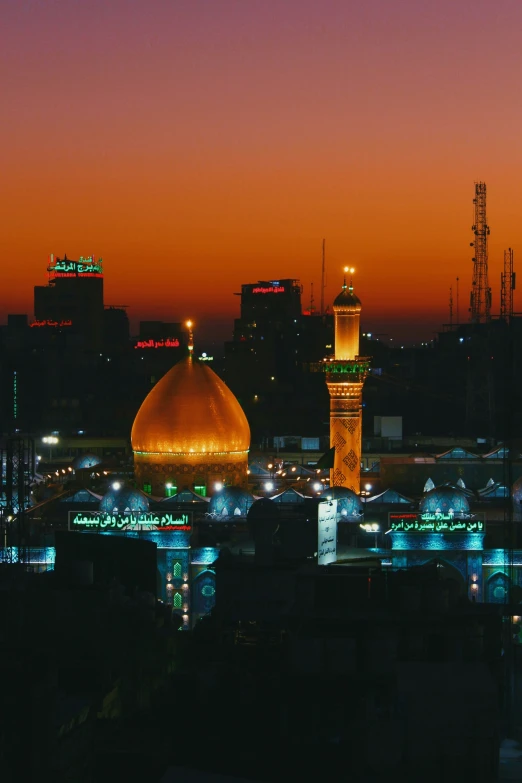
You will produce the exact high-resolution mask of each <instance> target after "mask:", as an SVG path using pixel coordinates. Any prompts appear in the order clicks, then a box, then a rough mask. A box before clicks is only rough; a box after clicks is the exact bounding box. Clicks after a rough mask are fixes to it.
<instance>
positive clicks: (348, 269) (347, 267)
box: [343, 266, 355, 291]
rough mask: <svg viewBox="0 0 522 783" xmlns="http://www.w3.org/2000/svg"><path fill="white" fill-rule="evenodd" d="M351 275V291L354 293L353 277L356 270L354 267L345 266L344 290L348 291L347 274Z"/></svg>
mask: <svg viewBox="0 0 522 783" xmlns="http://www.w3.org/2000/svg"><path fill="white" fill-rule="evenodd" d="M347 272H349V273H350V291H353V278H352V275H353V273H354V272H355V269H354V268H353V266H345V267H344V283H343V289H345V290H346V273H347Z"/></svg>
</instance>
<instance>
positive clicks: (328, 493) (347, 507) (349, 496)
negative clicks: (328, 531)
mask: <svg viewBox="0 0 522 783" xmlns="http://www.w3.org/2000/svg"><path fill="white" fill-rule="evenodd" d="M321 497H322V498H332V499H333V500H337V512H338V514H340V519H341V522H357V521H358V520H359V519H360V517H361V515H362V511H363V504H362V500H361V498H360V497H359V495H357V494H356V493H355V492H354V491H353V490H351V489H348V487H330V489H325V491H324V492H323V494H322V496H321Z"/></svg>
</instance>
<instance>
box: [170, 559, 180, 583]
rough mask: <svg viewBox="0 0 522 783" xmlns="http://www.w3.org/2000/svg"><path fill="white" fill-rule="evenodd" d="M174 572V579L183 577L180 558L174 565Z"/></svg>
mask: <svg viewBox="0 0 522 783" xmlns="http://www.w3.org/2000/svg"><path fill="white" fill-rule="evenodd" d="M172 574H173V576H174V579H181V563H180V561H179V560H176V561H175V562H174V564H173V566H172Z"/></svg>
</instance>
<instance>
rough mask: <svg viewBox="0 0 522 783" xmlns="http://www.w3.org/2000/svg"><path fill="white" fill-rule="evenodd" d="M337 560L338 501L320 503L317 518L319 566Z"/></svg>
mask: <svg viewBox="0 0 522 783" xmlns="http://www.w3.org/2000/svg"><path fill="white" fill-rule="evenodd" d="M336 560H337V500H325V501H323V502H321V503H319V510H318V516H317V565H328V563H335V562H336Z"/></svg>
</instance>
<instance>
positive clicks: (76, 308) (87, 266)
mask: <svg viewBox="0 0 522 783" xmlns="http://www.w3.org/2000/svg"><path fill="white" fill-rule="evenodd" d="M47 272H48V275H49V282H48V284H47V285H46V286H35V288H34V315H35V319H36V321H37V322H39V323H40V324H42V326H54V325H62V326H64V327H65V326H67V327H68V328H70V329H71V330H73V331H74V332H75V333H76V334H79V335H81V336H82V338H83V346H84V348H86V349H90V350H93V351H99V350H101V349H102V347H103V267H102V260H101V259H99V260H96V259H95V258H94V256H89V257H88V258H83V257H80V259H79V260H78V261H71V260H70V259H68V258H67V256H66V255H65V256H64V258H63V259H61V258H54V256H51V259H50V262H49V266H48V267H47Z"/></svg>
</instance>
